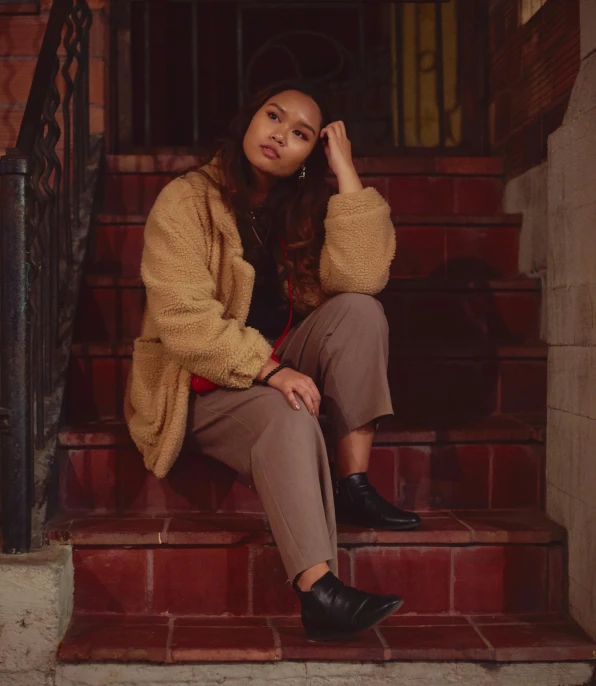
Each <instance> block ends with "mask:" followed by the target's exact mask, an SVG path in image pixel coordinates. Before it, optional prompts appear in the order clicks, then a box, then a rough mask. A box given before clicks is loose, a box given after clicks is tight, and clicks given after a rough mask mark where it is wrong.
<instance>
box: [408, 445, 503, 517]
mask: <svg viewBox="0 0 596 686" xmlns="http://www.w3.org/2000/svg"><path fill="white" fill-rule="evenodd" d="M489 459H490V457H489V449H488V446H486V445H459V446H437V447H434V448H432V449H431V448H422V447H421V448H417V447H412V448H410V447H403V446H402V447H400V448H399V482H398V483H399V493H400V501H401V502H402V503H403V504H404V506H406V507H414V508H422V509H425V508H428V507H431V508H441V509H449V508H481V507H487V506H488V483H489V481H488V477H489Z"/></svg>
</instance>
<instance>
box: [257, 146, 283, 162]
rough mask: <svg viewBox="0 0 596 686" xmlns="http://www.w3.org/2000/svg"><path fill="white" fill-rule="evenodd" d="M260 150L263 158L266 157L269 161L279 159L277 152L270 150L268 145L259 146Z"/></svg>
mask: <svg viewBox="0 0 596 686" xmlns="http://www.w3.org/2000/svg"><path fill="white" fill-rule="evenodd" d="M261 148H262V150H263V154H264V155H265V157H268V158H269V159H270V160H277V159H279V154H278V152H277V150H275V149H274V148H272V147H271V146H270V145H261Z"/></svg>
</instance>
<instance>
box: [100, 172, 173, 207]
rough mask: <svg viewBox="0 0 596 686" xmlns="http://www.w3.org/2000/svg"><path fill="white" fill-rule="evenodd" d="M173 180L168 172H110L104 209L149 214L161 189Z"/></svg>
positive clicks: (107, 178) (107, 177)
mask: <svg viewBox="0 0 596 686" xmlns="http://www.w3.org/2000/svg"><path fill="white" fill-rule="evenodd" d="M171 180H172V177H171V176H168V175H166V174H108V175H107V176H106V187H105V192H104V198H105V200H104V207H103V211H104V212H105V213H106V214H147V213H148V212H149V210H150V209H151V207H152V206H153V203H154V202H155V199H156V198H157V196H158V195H159V192H160V191H161V189H162V188H163V187H164V186H165V185H166V184H168V183H169V182H170V181H171Z"/></svg>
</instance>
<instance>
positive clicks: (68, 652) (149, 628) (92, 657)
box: [59, 617, 170, 662]
mask: <svg viewBox="0 0 596 686" xmlns="http://www.w3.org/2000/svg"><path fill="white" fill-rule="evenodd" d="M169 631H170V629H169V627H168V626H167V624H165V625H162V624H156V623H147V624H145V623H143V624H136V623H135V624H131V623H130V622H123V623H116V622H112V621H109V622H104V621H102V620H96V621H86V620H85V619H84V618H81V617H79V618H77V619H76V621H75V622H73V624H72V625H71V627H70V629H69V631H68V633H67V635H66V636H65V638H64V640H63V642H62V643H61V645H60V652H59V656H60V659H61V660H64V661H67V662H77V661H82V660H85V661H91V662H94V661H96V662H107V661H126V662H166V661H167V650H166V648H167V641H168V635H169Z"/></svg>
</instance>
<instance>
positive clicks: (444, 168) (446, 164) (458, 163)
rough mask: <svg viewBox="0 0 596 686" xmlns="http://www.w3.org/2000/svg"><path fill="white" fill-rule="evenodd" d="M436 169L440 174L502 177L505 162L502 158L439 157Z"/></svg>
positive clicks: (436, 161)
mask: <svg viewBox="0 0 596 686" xmlns="http://www.w3.org/2000/svg"><path fill="white" fill-rule="evenodd" d="M435 169H436V170H437V173H439V174H462V175H464V174H468V175H472V174H483V175H486V176H489V175H494V176H501V174H502V173H503V160H502V159H501V158H500V157H437V158H436V160H435Z"/></svg>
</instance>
